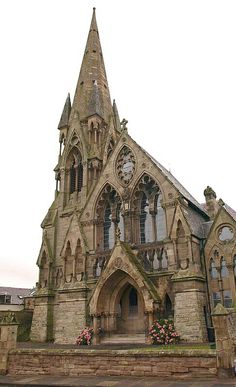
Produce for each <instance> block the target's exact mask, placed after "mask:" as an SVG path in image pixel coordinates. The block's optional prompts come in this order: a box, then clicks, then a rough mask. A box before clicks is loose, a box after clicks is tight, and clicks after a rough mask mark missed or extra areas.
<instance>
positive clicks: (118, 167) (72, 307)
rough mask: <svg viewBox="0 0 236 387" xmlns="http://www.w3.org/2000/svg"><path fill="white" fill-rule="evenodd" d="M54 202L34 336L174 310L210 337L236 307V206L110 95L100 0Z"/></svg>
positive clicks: (188, 331) (41, 259)
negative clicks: (183, 171) (170, 163)
mask: <svg viewBox="0 0 236 387" xmlns="http://www.w3.org/2000/svg"><path fill="white" fill-rule="evenodd" d="M58 130H59V144H60V152H59V158H58V163H57V165H56V167H55V169H54V171H55V176H56V194H55V200H54V201H53V203H52V205H51V207H50V208H49V210H48V213H47V214H46V217H45V218H44V220H43V222H42V229H43V237H42V245H41V249H40V252H39V256H38V261H37V265H38V267H39V279H38V282H37V289H36V293H35V295H34V302H35V307H34V314H33V320H32V328H31V340H33V341H39V342H44V341H54V342H56V343H74V342H75V339H76V337H77V336H78V334H79V333H80V331H81V330H82V329H83V328H84V327H85V326H88V325H89V326H93V327H94V329H95V331H96V332H97V328H101V330H102V337H101V336H99V335H97V334H96V335H95V338H94V340H95V341H94V342H95V343H97V344H98V343H99V342H100V340H105V338H107V337H109V336H111V335H113V336H114V335H120V336H121V335H127V338H128V337H130V336H134V337H143V340H144V339H145V337H146V338H147V332H148V329H149V328H150V326H151V325H152V323H153V320H154V319H157V318H161V317H172V318H173V319H174V322H175V327H176V330H177V331H178V333H179V334H180V336H181V339H183V340H190V341H198V342H203V341H206V340H207V339H208V334H209V328H210V327H211V326H212V321H211V313H212V310H213V308H214V306H215V305H216V304H217V303H218V302H220V303H222V304H223V305H224V306H225V307H226V308H232V307H235V305H236V288H235V283H236V212H235V211H234V210H232V209H231V208H230V207H229V206H228V205H227V204H225V203H224V202H223V201H222V200H221V199H220V200H217V198H216V194H215V192H214V191H213V189H212V188H210V187H207V188H206V189H205V191H204V195H205V203H204V204H199V203H198V202H197V201H196V200H195V199H194V198H193V196H192V195H191V194H190V193H189V192H188V191H187V190H186V189H185V188H184V187H183V186H182V185H181V183H179V181H178V180H177V179H176V178H175V177H174V176H173V175H172V174H171V173H170V172H169V171H168V170H166V169H165V168H164V167H163V166H162V165H161V164H160V163H159V162H158V161H157V160H155V159H154V158H153V157H152V156H151V155H150V154H148V153H147V152H146V151H145V150H144V149H143V148H142V147H141V146H140V145H138V144H137V143H136V142H135V141H134V140H133V139H132V138H131V137H130V135H129V134H128V130H127V121H126V120H125V119H123V120H122V121H121V120H120V118H119V114H118V109H117V106H116V103H115V101H113V103H112V102H111V99H110V92H109V86H108V82H107V76H106V70H105V65H104V58H103V54H102V48H101V43H100V38H99V33H98V27H97V22H96V15H95V9H94V10H93V15H92V21H91V26H90V29H89V34H88V39H87V43H86V47H85V52H84V57H83V60H82V65H81V69H80V74H79V79H78V83H77V87H76V91H75V95H74V100H73V103H72V104H71V100H70V95H68V97H67V99H66V102H65V105H64V109H63V111H62V115H61V118H60V121H59V125H58ZM135 335H136V336H135Z"/></svg>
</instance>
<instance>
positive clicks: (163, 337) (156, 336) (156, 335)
mask: <svg viewBox="0 0 236 387" xmlns="http://www.w3.org/2000/svg"><path fill="white" fill-rule="evenodd" d="M149 336H150V337H151V341H152V344H156V345H163V344H164V345H168V344H176V343H178V342H179V340H180V337H179V335H178V333H177V332H176V331H175V328H174V323H173V321H172V320H168V319H160V320H156V321H154V323H153V325H152V327H151V328H150V329H149Z"/></svg>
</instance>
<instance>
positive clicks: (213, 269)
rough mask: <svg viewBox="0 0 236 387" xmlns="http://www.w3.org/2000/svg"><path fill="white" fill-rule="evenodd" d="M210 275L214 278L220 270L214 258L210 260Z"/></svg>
mask: <svg viewBox="0 0 236 387" xmlns="http://www.w3.org/2000/svg"><path fill="white" fill-rule="evenodd" d="M210 275H211V278H212V279H216V278H218V271H217V269H216V265H215V261H214V259H213V258H211V260H210Z"/></svg>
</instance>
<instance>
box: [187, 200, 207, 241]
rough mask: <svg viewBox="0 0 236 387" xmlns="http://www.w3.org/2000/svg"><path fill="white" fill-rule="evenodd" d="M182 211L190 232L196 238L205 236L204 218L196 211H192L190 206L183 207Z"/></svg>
mask: <svg viewBox="0 0 236 387" xmlns="http://www.w3.org/2000/svg"><path fill="white" fill-rule="evenodd" d="M183 213H184V216H185V218H186V220H187V221H188V224H189V225H190V228H191V231H192V234H193V235H195V236H197V237H198V238H205V237H206V228H205V226H204V223H205V218H204V217H203V216H201V215H200V214H199V213H198V212H196V211H194V210H193V209H192V208H191V207H187V208H185V207H184V208H183Z"/></svg>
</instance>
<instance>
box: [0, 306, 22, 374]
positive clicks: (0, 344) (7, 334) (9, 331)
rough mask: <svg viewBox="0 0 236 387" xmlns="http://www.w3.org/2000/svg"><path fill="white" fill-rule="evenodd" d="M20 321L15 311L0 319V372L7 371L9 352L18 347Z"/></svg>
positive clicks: (4, 372)
mask: <svg viewBox="0 0 236 387" xmlns="http://www.w3.org/2000/svg"><path fill="white" fill-rule="evenodd" d="M18 325H19V324H18V322H17V321H16V317H15V314H14V313H9V314H8V315H5V316H4V317H3V318H2V319H1V321H0V374H1V375H4V374H6V372H7V361H8V352H9V351H10V350H11V349H15V348H16V341H17V329H18Z"/></svg>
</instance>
